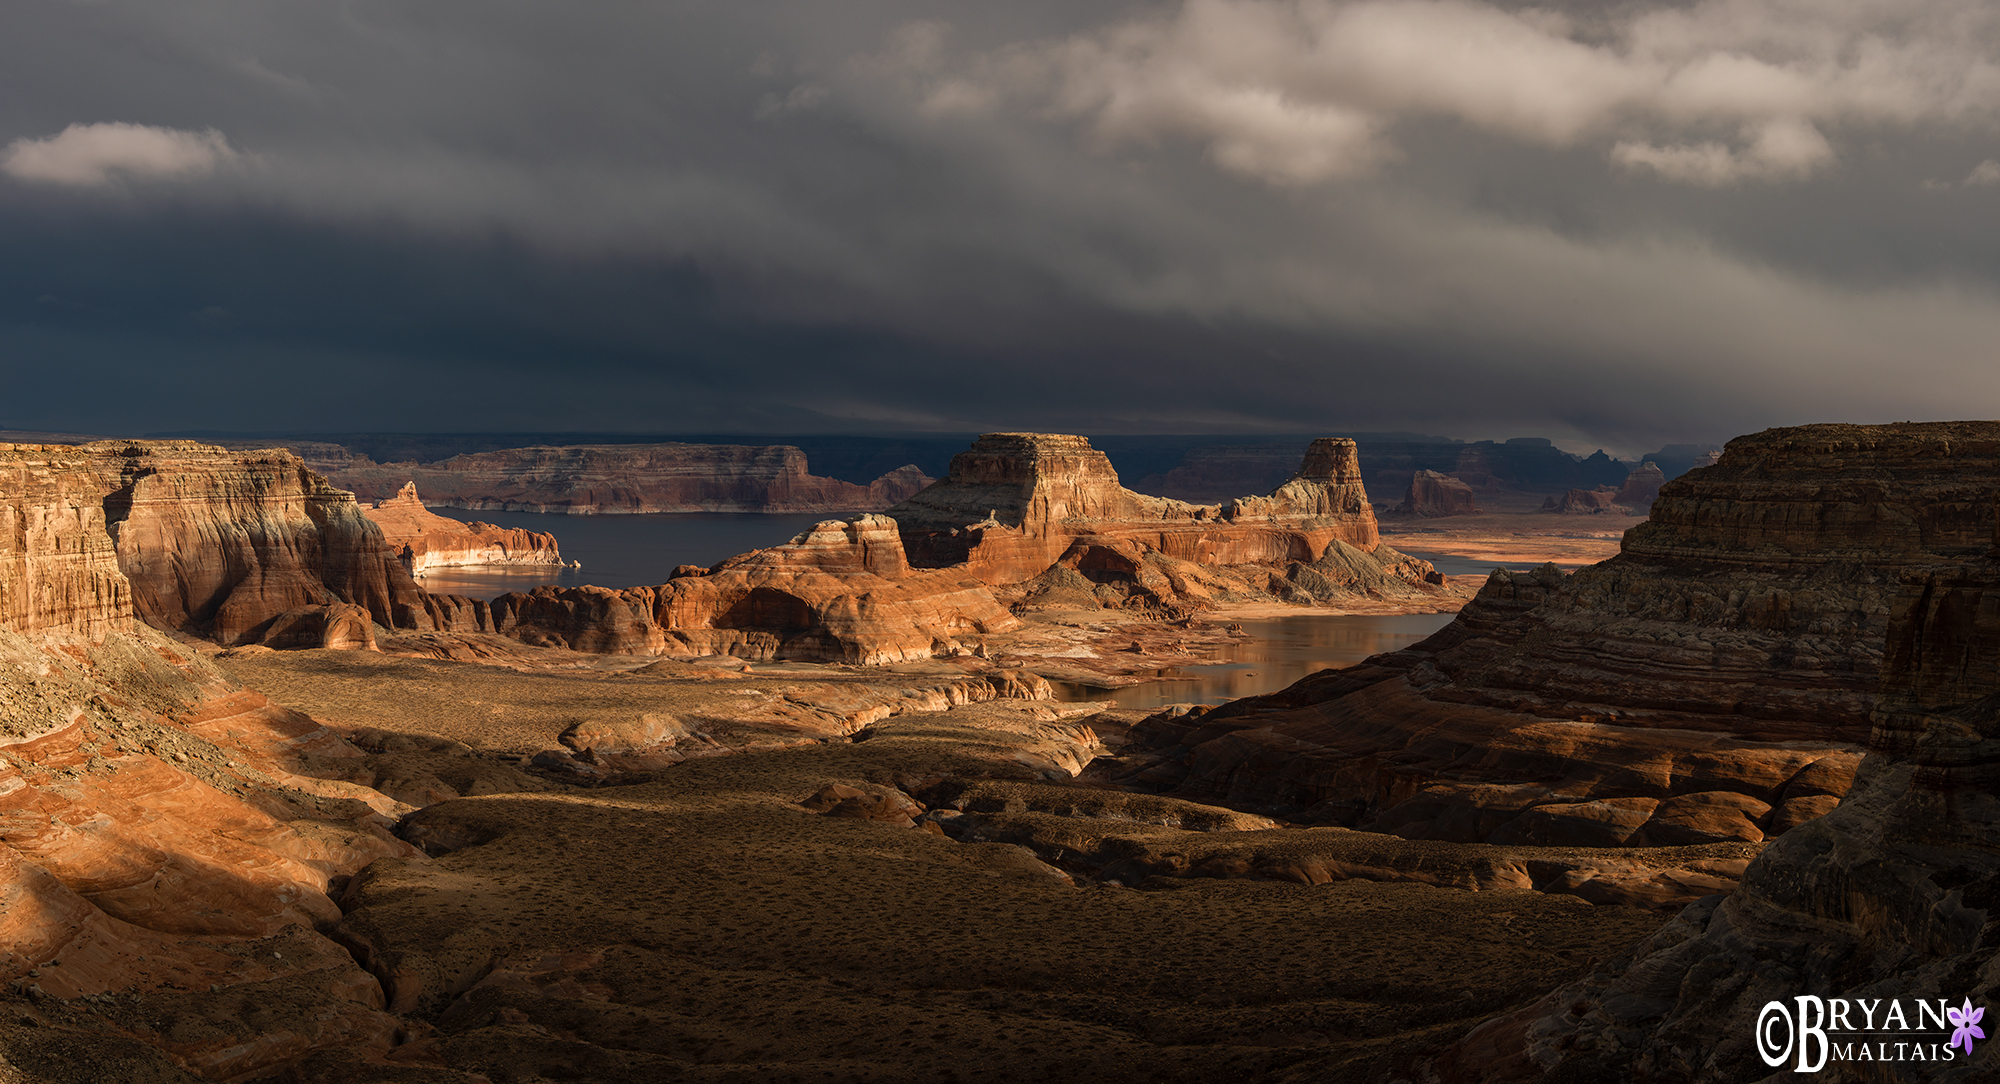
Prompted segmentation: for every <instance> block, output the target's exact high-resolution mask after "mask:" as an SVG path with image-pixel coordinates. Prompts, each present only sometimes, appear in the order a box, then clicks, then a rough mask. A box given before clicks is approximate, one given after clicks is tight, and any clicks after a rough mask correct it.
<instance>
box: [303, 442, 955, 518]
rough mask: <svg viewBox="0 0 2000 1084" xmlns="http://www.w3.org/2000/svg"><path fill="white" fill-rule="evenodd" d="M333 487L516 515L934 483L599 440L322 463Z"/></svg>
mask: <svg viewBox="0 0 2000 1084" xmlns="http://www.w3.org/2000/svg"><path fill="white" fill-rule="evenodd" d="M322 467H323V469H324V470H325V472H326V474H327V477H328V478H329V479H330V480H331V481H332V482H333V483H334V484H336V485H339V486H343V487H345V488H347V489H351V490H353V491H354V492H355V493H357V494H359V495H360V496H362V497H364V498H369V499H381V498H386V497H389V496H390V495H391V494H394V493H395V492H397V490H399V489H400V488H401V487H402V486H403V485H404V484H405V483H407V482H415V483H416V484H417V485H418V487H419V488H421V489H422V490H423V492H424V493H425V495H426V496H427V497H428V498H429V500H430V503H431V504H433V505H439V506H443V507H447V508H469V509H494V510H500V511H510V512H567V513H572V514H604V513H616V512H872V511H880V510H881V509H884V508H887V507H888V506H890V505H892V504H894V503H896V502H897V501H899V500H902V499H903V498H905V497H907V496H909V495H910V494H912V493H915V492H917V491H918V490H920V489H922V488H924V487H925V486H927V485H929V484H930V481H931V480H930V479H929V478H928V477H926V476H925V475H924V473H923V471H921V470H918V469H917V468H916V467H914V466H905V467H901V468H898V469H896V470H893V471H890V472H889V473H887V474H884V475H883V476H881V477H880V478H877V479H875V481H874V482H872V483H870V484H868V485H865V486H862V485H855V484H854V483H852V482H843V481H840V480H839V479H835V478H822V477H819V476H816V475H813V474H811V473H809V472H808V471H807V469H806V467H807V464H806V455H805V453H804V452H802V451H800V450H799V449H797V448H794V447H790V446H788V445H771V446H768V447H753V446H750V445H741V444H603V445H591V444H582V445H566V446H559V447H533V448H511V449H506V450H502V451H491V452H474V453H471V454H467V455H457V456H453V457H451V458H450V459H445V460H441V461H439V462H436V463H423V464H417V463H394V464H386V465H384V464H377V463H374V462H373V461H371V460H368V459H367V458H366V457H360V456H352V457H349V458H347V459H345V460H341V461H333V460H329V461H326V462H324V463H323V464H322Z"/></svg>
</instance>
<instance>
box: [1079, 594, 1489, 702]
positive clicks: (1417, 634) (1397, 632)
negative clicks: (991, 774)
mask: <svg viewBox="0 0 2000 1084" xmlns="http://www.w3.org/2000/svg"><path fill="white" fill-rule="evenodd" d="M1453 616H1454V615H1452V614H1396V615H1391V616H1381V615H1374V614H1338V615H1337V614H1313V613H1302V614H1296V615H1287V616H1284V617H1271V618H1263V619H1259V620H1252V621H1241V622H1238V624H1241V625H1242V626H1243V631H1244V632H1246V633H1248V634H1249V635H1250V639H1248V640H1246V641H1243V642H1240V643H1235V644H1230V645H1228V646H1227V647H1225V648H1224V649H1223V650H1222V653H1221V655H1220V657H1219V658H1217V659H1216V661H1215V662H1214V663H1213V664H1211V665H1206V666H1188V667H1183V668H1181V669H1179V670H1176V671H1173V672H1172V676H1170V677H1167V678H1164V679H1163V680H1160V681H1149V682H1147V683H1146V684H1144V685H1132V686H1128V687H1125V688H1122V689H1103V688H1097V687H1094V686H1089V685H1075V684H1070V683H1068V682H1063V683H1060V684H1058V686H1057V690H1056V698H1057V699H1059V700H1068V701H1075V700H1111V701H1114V702H1116V703H1117V705H1118V706H1119V707H1121V708H1158V707H1164V706H1165V705H1167V704H1220V703H1222V702H1223V701H1225V700H1234V699H1236V698H1237V697H1242V696H1260V695H1262V694H1264V693H1274V692H1277V691H1278V690H1279V689H1282V688H1285V687H1286V686H1288V685H1290V684H1292V683H1293V682H1295V681H1297V680H1299V679H1300V678H1302V677H1305V676H1306V675H1308V674H1316V673H1318V672H1319V671H1321V670H1338V669H1341V668H1343V667H1348V666H1353V665H1354V664H1355V663H1358V662H1360V661H1361V660H1363V659H1365V658H1367V657H1369V656H1370V655H1379V654H1381V653H1382V652H1384V651H1396V650H1400V649H1402V648H1405V647H1409V646H1410V645H1411V644H1414V643H1416V642H1418V641H1419V640H1422V639H1424V638H1425V637H1428V636H1429V635H1430V634H1432V633H1434V632H1436V631H1437V630H1439V629H1441V628H1443V627H1445V626H1446V625H1449V624H1451V619H1452V617H1453Z"/></svg>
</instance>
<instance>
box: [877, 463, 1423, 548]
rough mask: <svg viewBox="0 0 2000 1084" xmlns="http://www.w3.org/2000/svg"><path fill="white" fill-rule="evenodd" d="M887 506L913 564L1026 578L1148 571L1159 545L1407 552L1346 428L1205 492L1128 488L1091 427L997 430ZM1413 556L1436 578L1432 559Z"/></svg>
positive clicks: (1163, 546)
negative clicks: (1228, 493)
mask: <svg viewBox="0 0 2000 1084" xmlns="http://www.w3.org/2000/svg"><path fill="white" fill-rule="evenodd" d="M887 515H888V516H889V517H890V518H891V519H893V520H895V521H896V523H897V525H898V526H899V527H900V528H901V530H902V534H903V538H904V543H905V545H906V546H907V547H908V548H909V552H910V555H911V561H912V563H913V564H917V565H919V566H923V567H933V568H935V567H946V566H957V567H963V568H964V569H965V570H966V571H967V572H969V573H970V574H972V575H974V576H977V577H978V578H979V579H980V580H982V581H984V582H986V583H989V584H1010V583H1020V582H1023V581H1026V580H1030V579H1033V578H1034V577H1036V576H1040V575H1042V574H1043V573H1044V572H1046V571H1048V570H1049V569H1051V568H1053V567H1055V566H1057V565H1062V566H1065V567H1068V568H1070V569H1074V570H1077V571H1080V572H1083V573H1086V574H1089V573H1099V574H1102V575H1106V576H1114V577H1126V578H1138V577H1141V576H1142V569H1144V567H1145V566H1146V565H1147V563H1148V560H1147V559H1148V558H1152V557H1158V558H1165V559H1167V560H1169V561H1178V562H1185V563H1187V564H1192V565H1199V566H1211V567H1213V566H1230V565H1249V564H1271V565H1277V566H1280V567H1283V566H1285V565H1287V564H1289V563H1312V562H1317V561H1320V560H1321V559H1322V558H1325V557H1327V555H1328V553H1329V551H1330V550H1334V551H1336V552H1347V551H1350V550H1351V551H1353V552H1357V553H1360V554H1365V555H1371V556H1372V555H1377V554H1379V555H1380V556H1381V558H1382V561H1381V563H1382V564H1383V565H1384V566H1385V567H1390V566H1397V565H1399V564H1400V563H1401V562H1405V561H1407V559H1405V558H1403V557H1402V555H1401V554H1396V553H1394V552H1393V551H1383V549H1382V547H1381V544H1380V543H1381V539H1380V535H1379V534H1378V532H1377V528H1376V522H1375V512H1374V508H1373V507H1372V506H1371V505H1370V504H1369V503H1368V493H1367V490H1366V488H1365V487H1364V486H1363V485H1362V482H1361V471H1360V466H1359V464H1358V462H1357V459H1356V454H1355V446H1354V442H1353V441H1351V440H1345V439H1337V438H1322V439H1320V440H1316V441H1314V442H1313V443H1312V445H1311V446H1310V447H1309V448H1307V450H1306V455H1305V459H1304V462H1303V463H1301V465H1300V467H1299V470H1298V472H1297V473H1296V474H1294V475H1293V477H1292V478H1291V480H1290V481H1287V482H1286V483H1285V484H1283V485H1281V486H1279V487H1278V488H1277V489H1276V490H1274V491H1272V492H1271V493H1270V494H1269V495H1268V496H1263V497H1242V498H1238V499H1236V500H1233V501H1229V502H1226V503H1223V504H1210V505H1197V504H1188V503H1186V502H1183V501H1175V500H1168V499H1166V498H1163V497H1148V496H1145V495H1144V494H1139V493H1134V492H1132V491H1131V490H1128V489H1126V488H1124V487H1123V486H1121V485H1119V484H1118V474H1117V472H1116V471H1115V470H1113V469H1112V467H1111V462H1110V460H1108V459H1106V458H1105V456H1104V454H1103V453H1102V452H1099V451H1097V450H1095V449H1093V448H1092V447H1091V446H1090V442H1089V441H1087V440H1085V439H1084V438H1082V437H1075V436H1060V435H1055V434H1048V433H991V434H988V435H986V436H983V437H981V438H979V440H977V441H976V442H974V443H973V446H972V448H971V449H970V450H968V451H965V452H962V453H960V454H959V455H958V456H956V457H954V458H953V459H952V462H951V471H950V473H949V474H948V475H947V477H946V478H945V479H944V480H942V481H940V482H938V483H936V484H935V485H932V486H930V487H929V488H927V489H925V490H924V491H923V492H921V493H918V494H917V495H916V496H913V497H911V498H910V499H908V500H906V501H904V502H902V503H901V504H898V505H896V506H895V507H894V508H891V509H890V510H889V511H888V513H887ZM1336 547H1344V549H1338V550H1337V549H1336ZM1419 563H1420V562H1419ZM1411 567H1412V569H1413V571H1414V578H1413V582H1414V584H1415V585H1422V584H1423V583H1424V582H1425V580H1424V572H1425V571H1426V570H1428V566H1425V569H1423V570H1415V569H1414V566H1411ZM1156 578H1157V579H1158V580H1159V581H1160V582H1162V583H1166V581H1167V580H1168V577H1167V576H1166V575H1165V574H1164V573H1163V572H1156ZM1168 586H1171V585H1170V584H1169V585H1168Z"/></svg>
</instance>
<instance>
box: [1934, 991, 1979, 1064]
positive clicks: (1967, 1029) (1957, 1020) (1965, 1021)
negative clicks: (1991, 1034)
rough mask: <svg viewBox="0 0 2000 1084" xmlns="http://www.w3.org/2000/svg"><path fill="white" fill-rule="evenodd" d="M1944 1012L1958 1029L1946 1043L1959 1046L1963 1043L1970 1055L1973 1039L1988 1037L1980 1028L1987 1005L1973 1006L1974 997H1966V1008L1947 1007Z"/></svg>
mask: <svg viewBox="0 0 2000 1084" xmlns="http://www.w3.org/2000/svg"><path fill="white" fill-rule="evenodd" d="M1944 1014H1945V1016H1946V1017H1947V1018H1949V1019H1950V1020H1951V1024H1952V1026H1953V1027H1955V1028H1957V1029H1958V1030H1957V1031H1954V1032H1952V1033H1951V1042H1949V1043H1946V1044H1945V1045H1946V1046H1958V1045H1960V1044H1961V1043H1962V1044H1964V1046H1965V1052H1966V1054H1968V1055H1970V1054H1971V1053H1972V1040H1974V1039H1984V1038H1986V1033H1985V1032H1984V1031H1981V1030H1979V1021H1980V1019H1981V1018H1982V1017H1984V1016H1985V1015H1986V1009H1985V1007H1983V1006H1982V1007H1980V1008H1977V1009H1975V1008H1973V1007H1972V999H1971V998H1966V999H1965V1007H1964V1008H1959V1009H1946V1010H1945V1011H1944Z"/></svg>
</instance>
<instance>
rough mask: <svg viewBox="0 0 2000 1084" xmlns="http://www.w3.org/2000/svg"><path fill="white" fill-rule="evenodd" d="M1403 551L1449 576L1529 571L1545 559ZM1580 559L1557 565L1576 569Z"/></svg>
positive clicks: (1568, 569) (1578, 566)
mask: <svg viewBox="0 0 2000 1084" xmlns="http://www.w3.org/2000/svg"><path fill="white" fill-rule="evenodd" d="M1402 552H1404V553H1407V554H1409V555H1410V556H1412V557H1415V558H1418V559H1420V560H1425V561H1429V562H1430V563H1431V565H1432V566H1433V567H1435V568H1436V569H1437V570H1438V571H1439V572H1442V573H1444V574H1445V575H1447V576H1484V575H1486V574H1487V573H1488V572H1491V571H1493V570H1494V569H1496V568H1504V569H1508V570H1509V571H1513V572H1527V571H1529V570H1531V569H1536V568H1540V567H1542V565H1544V564H1545V563H1547V562H1544V561H1495V560H1491V559H1488V558H1481V557H1460V556H1457V555H1456V554H1450V553H1422V552H1419V551H1417V550H1403V551H1402ZM1583 564H1584V563H1583V562H1579V561H1557V562H1556V567H1558V568H1561V569H1564V570H1565V571H1572V572H1573V571H1575V570H1576V569H1579V568H1582V567H1583Z"/></svg>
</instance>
